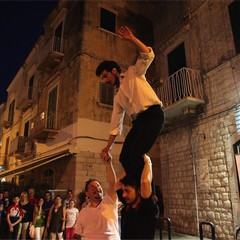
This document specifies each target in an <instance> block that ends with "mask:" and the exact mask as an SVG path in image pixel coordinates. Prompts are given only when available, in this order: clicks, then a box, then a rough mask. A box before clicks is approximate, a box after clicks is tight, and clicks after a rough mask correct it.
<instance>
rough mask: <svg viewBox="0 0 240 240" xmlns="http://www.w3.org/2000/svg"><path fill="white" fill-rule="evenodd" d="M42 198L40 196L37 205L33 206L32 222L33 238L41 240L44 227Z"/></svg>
mask: <svg viewBox="0 0 240 240" xmlns="http://www.w3.org/2000/svg"><path fill="white" fill-rule="evenodd" d="M43 203H44V200H43V198H40V199H39V201H38V203H37V205H36V206H35V207H34V213H33V224H34V228H35V232H34V239H35V240H41V239H42V236H43V232H44V228H45V214H44V210H43Z"/></svg>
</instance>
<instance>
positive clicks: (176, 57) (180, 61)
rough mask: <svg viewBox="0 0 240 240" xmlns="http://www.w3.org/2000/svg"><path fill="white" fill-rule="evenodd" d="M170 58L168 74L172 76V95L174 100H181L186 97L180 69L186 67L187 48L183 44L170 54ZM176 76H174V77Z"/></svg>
mask: <svg viewBox="0 0 240 240" xmlns="http://www.w3.org/2000/svg"><path fill="white" fill-rule="evenodd" d="M167 58H168V74H169V76H171V75H172V76H171V78H170V84H171V91H172V92H171V94H172V96H174V97H173V99H174V101H176V100H180V99H182V98H183V96H184V91H183V79H182V75H181V73H180V72H178V70H179V69H181V68H184V67H186V56H185V46H184V43H181V44H180V45H179V46H178V47H177V48H175V49H174V50H173V51H172V52H170V53H169V54H168V56H167ZM173 74H174V75H173Z"/></svg>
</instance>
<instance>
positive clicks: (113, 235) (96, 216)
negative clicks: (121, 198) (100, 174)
mask: <svg viewBox="0 0 240 240" xmlns="http://www.w3.org/2000/svg"><path fill="white" fill-rule="evenodd" d="M104 163H105V166H106V176H107V182H108V189H107V194H106V195H105V196H103V189H102V186H101V184H100V183H99V181H98V180H96V179H89V180H88V181H87V182H86V184H85V193H86V196H87V197H88V199H89V203H88V205H87V206H86V207H85V208H83V209H82V210H81V211H80V212H79V213H78V215H77V221H76V225H75V233H74V236H73V238H74V239H81V238H83V239H84V240H93V239H96V240H100V239H105V240H120V236H119V231H118V199H117V193H116V191H115V184H116V174H115V171H114V169H113V166H112V158H111V157H109V158H108V159H107V160H104Z"/></svg>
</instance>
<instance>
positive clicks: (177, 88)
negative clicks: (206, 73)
mask: <svg viewBox="0 0 240 240" xmlns="http://www.w3.org/2000/svg"><path fill="white" fill-rule="evenodd" d="M153 88H154V90H155V91H156V93H157V95H158V97H159V99H160V100H161V101H162V102H163V105H164V111H165V112H166V115H167V117H168V116H170V117H175V116H176V115H180V114H182V112H183V111H184V108H187V107H189V106H197V105H199V104H203V103H204V102H205V101H204V98H203V87H202V81H201V75H200V72H199V71H197V70H194V69H190V68H185V67H184V68H181V69H179V70H178V71H177V72H175V73H174V74H172V75H171V76H169V77H168V78H167V80H166V82H165V83H164V84H163V85H162V86H161V87H160V86H153Z"/></svg>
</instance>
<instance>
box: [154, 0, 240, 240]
mask: <svg viewBox="0 0 240 240" xmlns="http://www.w3.org/2000/svg"><path fill="white" fill-rule="evenodd" d="M238 10H239V3H237V2H233V1H174V2H172V1H171V2H168V3H166V2H165V3H163V5H162V7H160V8H158V15H157V14H155V16H157V20H155V21H154V39H155V49H156V50H155V51H156V52H157V55H158V58H157V61H156V66H157V68H156V71H157V72H158V74H159V75H160V76H162V77H165V76H167V81H169V80H171V79H170V77H169V72H170V70H171V66H169V65H171V64H172V62H171V54H172V53H173V52H174V51H175V50H176V49H179V46H182V44H184V54H183V53H180V54H179V55H177V54H176V55H174V56H175V57H180V58H182V59H183V58H185V62H184V61H182V62H181V61H180V63H179V60H176V61H178V64H180V65H181V64H182V63H183V62H184V64H185V65H184V64H183V65H182V66H181V67H187V68H191V69H195V70H197V71H199V72H200V75H201V82H202V87H203V94H204V96H203V100H204V103H203V105H200V106H202V107H203V108H202V109H199V108H198V107H197V108H195V109H188V110H189V111H185V112H183V114H179V115H178V116H176V117H175V118H171V119H168V121H167V122H166V126H165V130H164V132H163V133H162V135H161V137H160V140H159V146H160V161H161V169H162V175H161V176H162V183H163V184H162V191H163V196H164V202H165V215H166V216H167V217H169V218H170V219H171V220H172V224H173V228H174V230H176V231H177V232H183V233H188V234H191V235H197V234H198V233H199V223H201V222H203V221H207V222H211V223H213V224H214V226H215V231H216V239H235V238H234V234H235V231H236V229H237V228H238V227H239V177H238V176H239V169H238V154H239V151H238V150H235V151H234V149H236V146H238V145H239V139H240V137H239V134H238V133H237V128H236V127H237V126H236V111H237V109H238V106H239V100H240V99H239V87H240V81H239V78H240V75H239V63H240V62H239V60H240V58H239V46H238V41H239V40H236V36H238V35H237V34H238V32H237V30H236V26H239V24H238V23H237V21H236V18H235V14H236V12H237V11H238ZM180 101H181V100H180ZM177 108H178V106H177V105H176V106H175V105H174V104H173V105H172V106H170V107H167V111H169V112H171V111H173V112H174V111H176V110H177ZM195 111H196V112H195ZM194 112H195V113H196V115H195V114H193V113H194ZM203 230H204V232H205V234H206V236H207V235H208V236H209V237H210V236H211V233H210V232H211V231H210V228H209V226H206V227H205V226H204V227H203ZM207 232H209V233H208V234H207Z"/></svg>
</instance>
